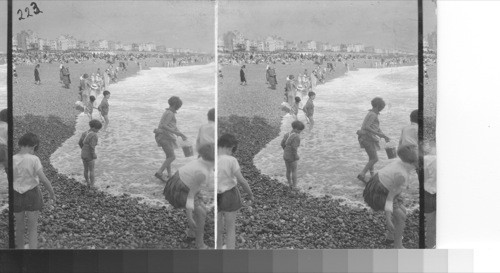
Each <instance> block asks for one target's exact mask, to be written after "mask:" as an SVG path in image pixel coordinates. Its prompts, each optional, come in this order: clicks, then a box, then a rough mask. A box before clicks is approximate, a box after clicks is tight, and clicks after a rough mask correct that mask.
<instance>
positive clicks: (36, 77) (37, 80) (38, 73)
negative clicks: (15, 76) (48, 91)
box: [35, 68, 40, 82]
mask: <svg viewBox="0 0 500 273" xmlns="http://www.w3.org/2000/svg"><path fill="white" fill-rule="evenodd" d="M39 81H40V72H38V68H35V82H39Z"/></svg>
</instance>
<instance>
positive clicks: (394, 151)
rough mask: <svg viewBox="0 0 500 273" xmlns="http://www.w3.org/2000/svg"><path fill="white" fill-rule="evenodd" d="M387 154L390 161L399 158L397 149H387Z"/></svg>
mask: <svg viewBox="0 0 500 273" xmlns="http://www.w3.org/2000/svg"><path fill="white" fill-rule="evenodd" d="M385 152H386V153H387V157H388V158H389V159H393V158H396V157H397V156H398V153H397V149H396V147H386V148H385Z"/></svg>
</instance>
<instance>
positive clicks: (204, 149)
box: [198, 143, 215, 162]
mask: <svg viewBox="0 0 500 273" xmlns="http://www.w3.org/2000/svg"><path fill="white" fill-rule="evenodd" d="M214 146H215V145H214V144H212V143H209V144H205V145H203V146H201V147H200V149H199V150H198V154H199V155H200V156H201V158H202V159H203V160H205V161H210V162H214V161H215V147H214Z"/></svg>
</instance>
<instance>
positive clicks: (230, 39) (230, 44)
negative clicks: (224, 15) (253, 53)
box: [223, 31, 236, 51]
mask: <svg viewBox="0 0 500 273" xmlns="http://www.w3.org/2000/svg"><path fill="white" fill-rule="evenodd" d="M235 39H236V35H235V34H234V33H233V32H231V31H229V32H227V33H225V34H224V36H223V40H224V49H225V50H226V51H234V41H235Z"/></svg>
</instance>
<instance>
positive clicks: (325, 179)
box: [254, 66, 418, 207]
mask: <svg viewBox="0 0 500 273" xmlns="http://www.w3.org/2000/svg"><path fill="white" fill-rule="evenodd" d="M417 80H418V70H417V66H411V67H393V68H382V69H359V70H358V71H351V72H349V73H348V74H346V75H345V76H343V77H340V78H337V79H334V80H333V81H330V82H327V83H325V84H323V85H318V86H317V88H316V89H315V93H316V99H315V100H314V106H315V108H314V122H315V124H314V127H313V129H312V130H309V128H308V125H307V124H306V118H305V116H304V113H303V112H302V111H299V116H298V119H299V120H300V121H302V122H304V124H305V125H306V129H305V130H304V131H303V132H302V133H301V135H300V138H301V143H300V147H299V149H298V154H299V156H300V160H299V161H298V169H297V177H298V180H297V181H298V188H299V189H300V190H302V191H305V192H307V193H310V194H312V195H314V196H324V195H329V196H332V197H333V198H338V199H341V200H342V202H344V203H347V204H349V205H352V206H355V207H364V206H365V205H364V201H363V189H364V183H363V182H361V181H359V180H357V179H356V176H357V175H358V173H359V172H360V171H361V170H362V169H363V168H364V166H365V164H366V163H367V162H368V155H367V154H366V152H365V150H364V149H362V148H360V146H359V143H358V136H357V134H356V131H357V130H359V129H360V127H361V124H362V123H363V119H364V118H365V116H366V114H367V113H368V110H369V109H371V108H372V107H371V104H370V102H371V100H372V99H373V98H375V97H377V96H378V97H382V98H383V99H384V101H385V102H386V107H385V109H384V110H383V111H382V112H381V114H380V115H379V120H380V128H381V130H382V131H383V132H384V133H385V134H386V135H387V136H388V137H389V138H391V142H392V141H396V142H398V141H399V138H400V135H401V129H402V128H403V127H404V126H407V125H409V124H410V113H411V112H412V111H413V110H415V109H418V88H417V87H418V81H417ZM307 99H308V98H307V97H303V101H302V102H303V104H304V105H305V103H306V101H307ZM292 122H293V118H292V117H291V116H290V115H288V114H287V115H285V117H284V118H283V121H282V124H281V132H280V135H279V136H278V137H277V138H276V139H274V140H272V141H271V142H270V143H268V144H267V146H266V147H265V148H264V149H262V150H261V151H260V152H259V154H257V155H256V156H255V158H254V163H255V165H256V166H257V168H258V169H260V170H261V172H262V173H263V174H266V175H269V176H270V177H272V178H276V179H277V180H278V181H280V182H282V183H287V182H286V177H285V163H284V161H283V149H282V148H281V146H280V143H281V140H282V139H283V136H284V134H285V133H288V132H290V131H291V130H292V128H291V123H292ZM380 143H381V146H382V147H381V150H380V151H379V152H378V156H379V162H378V163H377V164H376V165H375V170H379V169H381V168H382V167H384V166H386V165H387V164H389V163H390V162H391V160H395V159H391V160H389V159H388V158H387V155H386V153H385V150H384V144H385V142H384V140H381V141H380ZM369 177H370V175H369V173H368V174H367V176H366V178H367V179H368V178H369ZM406 192H407V194H406V195H405V197H406V198H408V199H409V200H408V201H409V202H410V204H418V179H417V175H416V172H413V173H412V175H411V177H410V183H409V189H407V191H406ZM412 207H415V206H414V205H413V206H412Z"/></svg>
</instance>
